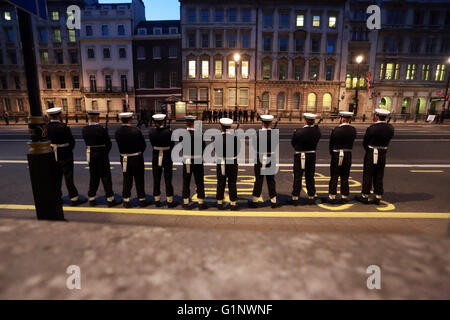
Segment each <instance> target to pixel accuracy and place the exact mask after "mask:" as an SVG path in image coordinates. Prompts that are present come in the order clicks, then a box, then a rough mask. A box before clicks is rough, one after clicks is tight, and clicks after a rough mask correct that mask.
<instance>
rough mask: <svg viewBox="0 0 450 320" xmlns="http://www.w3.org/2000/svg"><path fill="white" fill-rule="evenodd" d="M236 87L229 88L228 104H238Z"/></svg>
mask: <svg viewBox="0 0 450 320" xmlns="http://www.w3.org/2000/svg"><path fill="white" fill-rule="evenodd" d="M236 103H237V101H236V88H228V105H229V106H234V105H236Z"/></svg>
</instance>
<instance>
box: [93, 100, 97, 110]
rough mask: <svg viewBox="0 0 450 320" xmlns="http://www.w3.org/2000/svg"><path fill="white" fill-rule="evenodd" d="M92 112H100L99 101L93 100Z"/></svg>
mask: <svg viewBox="0 0 450 320" xmlns="http://www.w3.org/2000/svg"><path fill="white" fill-rule="evenodd" d="M92 110H98V101H97V100H92Z"/></svg>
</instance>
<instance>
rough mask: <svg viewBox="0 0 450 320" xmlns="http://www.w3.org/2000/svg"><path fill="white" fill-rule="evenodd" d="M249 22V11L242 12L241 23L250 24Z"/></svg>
mask: <svg viewBox="0 0 450 320" xmlns="http://www.w3.org/2000/svg"><path fill="white" fill-rule="evenodd" d="M250 20H251V11H250V9H244V10H242V22H250Z"/></svg>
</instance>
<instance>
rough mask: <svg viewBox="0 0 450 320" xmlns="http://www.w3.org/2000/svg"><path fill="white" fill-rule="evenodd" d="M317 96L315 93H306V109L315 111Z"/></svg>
mask: <svg viewBox="0 0 450 320" xmlns="http://www.w3.org/2000/svg"><path fill="white" fill-rule="evenodd" d="M316 101H317V96H316V94H315V93H310V94H308V103H307V104H306V111H316Z"/></svg>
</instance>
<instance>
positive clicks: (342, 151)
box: [328, 111, 356, 204]
mask: <svg viewBox="0 0 450 320" xmlns="http://www.w3.org/2000/svg"><path fill="white" fill-rule="evenodd" d="M340 116H341V124H340V125H339V126H338V127H336V128H334V130H333V131H332V132H331V136H330V144H329V150H330V155H331V164H330V176H331V179H330V185H329V196H328V203H331V204H338V203H339V202H340V203H347V202H348V197H349V195H350V188H349V184H348V178H349V176H350V168H351V166H352V149H353V143H354V141H355V138H356V129H355V127H353V126H352V125H350V122H351V120H352V117H353V112H347V111H342V112H340ZM339 177H340V178H341V197H342V198H341V201H338V200H337V199H336V194H337V185H338V179H339Z"/></svg>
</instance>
